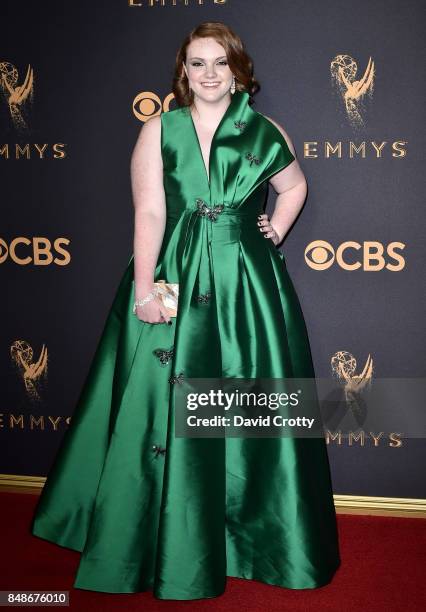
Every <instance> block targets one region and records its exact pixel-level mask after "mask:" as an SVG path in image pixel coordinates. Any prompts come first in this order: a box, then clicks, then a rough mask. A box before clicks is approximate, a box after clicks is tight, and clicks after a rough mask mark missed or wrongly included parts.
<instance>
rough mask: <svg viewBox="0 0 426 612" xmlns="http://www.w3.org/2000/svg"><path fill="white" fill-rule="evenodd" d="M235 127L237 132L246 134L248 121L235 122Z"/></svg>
mask: <svg viewBox="0 0 426 612" xmlns="http://www.w3.org/2000/svg"><path fill="white" fill-rule="evenodd" d="M234 125H235V127H236V128H237V130H240V133H241V132H244V130H245V128H246V126H247V121H234Z"/></svg>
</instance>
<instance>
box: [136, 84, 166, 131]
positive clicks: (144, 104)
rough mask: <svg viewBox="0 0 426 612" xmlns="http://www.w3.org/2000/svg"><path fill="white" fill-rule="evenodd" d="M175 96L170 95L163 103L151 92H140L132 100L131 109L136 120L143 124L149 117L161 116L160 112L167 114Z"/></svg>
mask: <svg viewBox="0 0 426 612" xmlns="http://www.w3.org/2000/svg"><path fill="white" fill-rule="evenodd" d="M174 98H175V96H174V94H173V93H170V94H169V95H168V96H166V97H165V99H164V102H162V101H161V98H159V97H158V96H157V94H155V93H154V92H153V91H141V92H140V93H138V95H137V96H136V97H135V99H134V100H133V104H132V108H133V114H134V115H135V117H136V119H139V121H142V122H143V123H145V121H148V119H151V117H155V116H157V115H161V113H162V112H167V111H168V110H169V108H170V102H171V101H172V100H174Z"/></svg>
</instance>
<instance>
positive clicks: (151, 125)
mask: <svg viewBox="0 0 426 612" xmlns="http://www.w3.org/2000/svg"><path fill="white" fill-rule="evenodd" d="M160 137H161V117H160V116H159V115H156V116H155V117H151V118H150V119H148V121H147V122H146V123H144V124H143V125H142V127H141V129H140V132H139V136H138V139H137V141H136V147H135V148H138V147H140V146H155V145H158V144H159V143H160Z"/></svg>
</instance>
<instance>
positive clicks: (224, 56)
mask: <svg viewBox="0 0 426 612" xmlns="http://www.w3.org/2000/svg"><path fill="white" fill-rule="evenodd" d="M194 59H198V60H202V61H203V62H204V61H205V60H204V58H203V57H190V58H189V60H194ZM216 59H217V60H218V59H226V55H221V56H220V57H216Z"/></svg>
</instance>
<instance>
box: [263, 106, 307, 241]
mask: <svg viewBox="0 0 426 612" xmlns="http://www.w3.org/2000/svg"><path fill="white" fill-rule="evenodd" d="M265 117H266V115H265ZM266 118H267V119H269V121H271V122H272V123H273V124H274V125H275V127H276V128H277V129H278V130H279V131H280V132H281V134H282V135H283V136H284V138H285V140H286V142H287V144H288V148H289V149H290V151H291V152H292V154H293V155H294V157H296V152H295V149H294V146H293V143H292V142H291V139H290V137H289V136H288V134H287V133H286V132H285V130H284V129H283V128H282V127H281V125H279V124H278V123H277V122H276V121H274V120H273V119H271V118H270V117H266ZM269 182H270V183H271V185H272V187H273V188H274V190H275V191H276V192H277V194H278V197H277V199H276V203H275V209H274V213H273V215H272V217H271V220H270V221H268V215H262V220H261V221H260V223H261V224H262V227H261V231H264V232H265V236H267V237H268V238H272V239H273V241H274V243H275V244H279V243H280V242H281V241H282V240H283V238H284V236H285V235H286V234H287V232H288V230H289V229H290V227H291V226H292V224H293V222H294V220H295V219H296V217H297V215H298V214H299V212H300V210H301V208H302V206H303V204H304V202H305V199H306V194H307V191H308V188H307V183H306V179H305V175H304V174H303V172H302V169H301V167H300V165H299V162H298V161H297V159H295V160H294V161H293V162H291V163H290V164H289V165H288V166H286V167H285V168H284V169H283V170H280V172H277V173H276V174H274V176H272V177H271V178H270V180H269ZM273 230H275V234H276V235H275V236H274V233H273Z"/></svg>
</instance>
